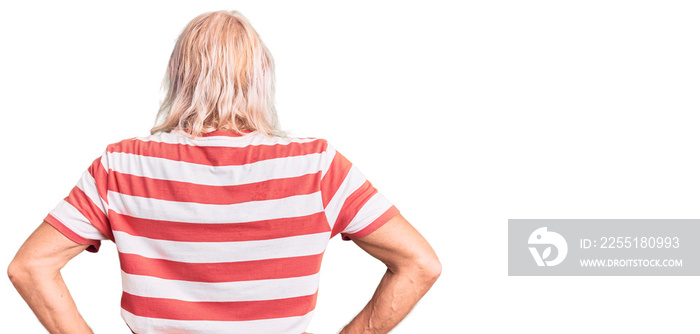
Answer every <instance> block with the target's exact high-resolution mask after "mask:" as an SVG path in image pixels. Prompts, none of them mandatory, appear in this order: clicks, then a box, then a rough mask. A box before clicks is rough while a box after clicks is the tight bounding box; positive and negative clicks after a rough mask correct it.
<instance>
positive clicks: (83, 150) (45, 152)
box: [0, 0, 700, 334]
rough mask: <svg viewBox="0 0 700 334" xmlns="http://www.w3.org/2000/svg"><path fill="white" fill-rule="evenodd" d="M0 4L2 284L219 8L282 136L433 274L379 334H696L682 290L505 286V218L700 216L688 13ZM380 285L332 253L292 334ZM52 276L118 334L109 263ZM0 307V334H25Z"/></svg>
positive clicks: (433, 4)
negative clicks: (272, 87) (326, 169)
mask: <svg viewBox="0 0 700 334" xmlns="http://www.w3.org/2000/svg"><path fill="white" fill-rule="evenodd" d="M7 3H8V2H3V4H2V5H1V6H2V8H0V34H1V35H0V36H1V43H2V47H1V49H0V50H1V52H0V66H1V68H2V70H1V71H2V72H1V73H0V85H1V86H0V94H2V95H1V97H2V99H1V106H2V107H1V110H2V112H1V114H2V127H3V131H2V137H3V143H2V146H1V147H2V151H1V152H0V156H1V157H2V163H1V164H0V168H2V170H1V171H0V177H1V182H2V183H1V184H2V190H3V191H2V194H1V195H0V196H2V199H1V200H0V205H2V209H1V210H0V218H1V224H2V226H3V227H4V229H3V231H4V232H3V233H2V235H0V250H1V257H0V264H1V265H2V268H5V267H6V266H7V264H8V263H9V261H10V260H11V259H12V257H13V255H14V253H15V252H16V250H17V249H18V248H19V246H20V245H21V243H22V242H23V241H24V240H25V239H26V237H27V236H28V235H29V234H30V233H31V232H32V231H33V230H34V229H35V228H36V226H38V225H39V223H40V222H41V221H42V219H43V218H44V217H45V215H46V213H48V211H49V210H51V209H52V208H53V207H54V206H55V205H56V204H57V203H58V201H60V200H61V199H62V198H63V197H65V196H66V195H67V194H68V192H69V191H70V189H71V188H72V187H73V185H74V184H75V183H76V182H77V180H78V178H79V177H80V175H81V173H82V172H83V171H84V170H85V169H86V168H87V167H88V165H89V164H90V163H91V162H92V160H93V159H95V158H97V157H98V156H99V155H100V154H101V152H102V150H103V149H104V148H105V147H106V145H107V144H109V143H113V142H117V141H120V140H122V139H125V138H130V137H135V136H145V135H147V134H148V131H149V129H150V127H151V126H152V125H153V121H154V119H155V114H156V111H157V108H158V103H159V100H160V98H161V93H160V83H161V79H162V77H163V74H164V73H165V68H166V64H167V61H168V58H169V56H170V52H171V50H172V47H173V46H174V42H175V39H176V38H177V36H178V35H179V33H180V32H181V30H182V29H183V28H184V27H185V25H186V24H187V22H188V21H189V20H191V19H192V18H194V17H195V16H196V15H198V14H201V13H203V12H208V11H213V10H220V9H227V10H230V9H237V10H240V11H241V12H242V13H243V14H244V15H246V16H247V17H248V18H249V19H250V21H251V23H252V24H253V26H254V27H255V28H256V29H257V30H258V32H259V34H260V35H261V37H262V39H263V41H264V42H265V43H266V44H267V46H268V47H269V49H270V50H271V52H272V54H273V56H274V58H275V61H276V65H277V107H278V111H279V115H280V118H281V122H282V125H283V127H284V128H285V129H287V130H290V131H291V132H292V133H293V134H295V135H299V136H315V137H323V138H326V139H328V140H329V141H330V142H331V143H332V144H333V145H334V146H335V147H336V148H338V150H339V151H341V152H342V153H343V154H344V155H346V156H347V157H348V158H349V159H350V160H351V161H353V162H354V163H355V165H357V166H358V167H359V168H360V169H361V170H362V171H363V172H364V173H365V174H366V175H367V177H368V178H369V179H370V180H371V181H372V182H373V184H374V185H375V186H376V187H377V188H378V189H379V190H380V191H381V192H382V193H383V194H384V195H385V196H386V197H387V198H389V199H390V200H391V201H392V202H394V203H395V204H396V206H397V207H398V208H399V209H400V210H401V211H402V212H403V214H404V216H405V217H406V218H407V219H409V221H411V222H412V223H413V224H414V225H415V226H416V228H417V229H418V230H419V231H420V232H421V233H422V234H423V235H424V236H425V237H426V238H427V239H428V241H430V242H431V244H432V245H433V247H434V248H435V250H436V251H437V253H438V255H439V257H440V258H441V260H442V263H443V274H442V277H441V278H440V279H439V280H438V282H437V283H436V285H435V286H434V288H433V289H432V290H431V291H430V292H429V293H428V294H427V295H426V297H425V298H424V299H423V300H422V301H421V302H420V303H419V304H418V306H417V307H416V308H415V309H414V311H413V312H412V313H411V314H410V315H409V317H408V318H407V319H406V320H405V321H404V322H403V323H402V324H401V325H400V326H399V327H398V328H397V329H396V330H395V332H396V333H496V332H498V333H509V332H510V333H512V332H518V333H560V332H567V333H588V332H595V333H633V332H636V333H697V331H698V323H697V320H694V319H696V318H697V317H696V316H697V311H698V310H697V307H696V305H697V303H696V301H697V300H698V298H700V291H699V289H698V288H697V286H698V281H697V278H695V277H508V276H507V220H508V219H509V218H700V213H699V212H698V208H699V206H698V203H699V200H700V191H699V190H700V172H699V171H700V156H699V154H698V153H699V151H698V149H699V148H700V132H699V131H698V127H699V125H700V122H699V121H700V108H699V107H700V94H699V89H700V62H699V61H698V59H700V46H699V45H700V43H699V42H698V41H699V40H700V39H699V38H700V20H698V17H700V7H699V6H698V4H697V3H696V2H693V1H687V2H681V1H611V0H607V1H576V2H572V1H478V2H464V1H453V2H447V1H420V2H387V1H352V2H350V1H347V2H343V3H340V2H321V1H318V2H307V1H198V2H196V3H195V2H182V3H177V2H174V1H162V2H156V1H139V2H129V1H120V2H111V3H107V2H100V3H97V2H70V1H55V2H53V1H52V2H49V1H45V2H36V1H24V2H21V3H20V2H13V4H12V5H8V4H7ZM524 251H525V250H524ZM383 272H384V268H383V266H382V265H381V263H379V262H378V261H376V260H374V259H372V258H371V257H369V256H368V255H366V254H364V253H363V252H362V251H361V250H359V248H358V247H356V246H355V245H354V244H353V243H351V242H342V241H341V240H340V238H336V239H334V240H332V241H331V244H330V245H329V248H328V250H327V252H326V256H325V258H324V264H323V270H322V279H321V290H320V293H319V300H318V305H317V311H316V314H315V316H314V320H313V322H312V323H311V326H310V327H309V331H310V332H313V333H317V334H327V333H335V332H337V331H338V330H340V328H342V326H343V325H344V324H345V323H346V322H348V321H349V320H350V319H351V318H352V317H353V316H354V315H355V314H356V313H357V312H358V311H359V310H360V309H361V308H362V306H363V305H364V304H365V303H366V302H367V300H368V299H369V298H370V297H371V295H372V292H373V290H374V288H375V286H376V284H377V283H378V282H379V279H380V277H381V276H382V274H383ZM63 275H64V279H65V280H66V283H67V285H68V287H69V288H70V290H71V293H72V294H73V297H74V298H75V300H76V302H77V305H78V307H79V309H80V311H81V313H82V315H83V316H84V317H85V319H86V320H87V321H88V323H89V324H90V326H92V328H93V329H94V330H95V332H96V333H128V332H129V331H128V329H127V327H126V326H125V325H124V323H123V321H122V319H121V318H120V316H119V300H120V293H121V283H120V277H119V266H118V260H117V254H116V249H115V247H114V245H113V244H111V243H110V242H104V243H103V247H102V249H101V251H100V252H99V253H97V254H91V253H90V254H89V253H83V254H81V255H80V256H78V257H76V258H75V259H74V260H73V261H71V263H69V264H68V266H67V267H66V268H65V269H64V270H63ZM3 277H4V276H3ZM0 290H1V291H0V293H1V295H0V312H1V314H2V315H3V316H2V319H3V320H2V327H3V332H18V333H19V332H21V333H43V329H42V327H41V325H40V324H39V322H38V321H37V320H36V318H35V317H34V315H33V314H32V313H31V311H30V309H29V308H28V307H27V306H26V304H25V303H24V302H23V301H22V299H21V298H20V296H19V294H17V293H16V292H15V291H14V289H13V288H12V286H11V284H10V282H9V280H7V279H6V278H0Z"/></svg>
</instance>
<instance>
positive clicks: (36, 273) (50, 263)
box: [7, 222, 92, 334]
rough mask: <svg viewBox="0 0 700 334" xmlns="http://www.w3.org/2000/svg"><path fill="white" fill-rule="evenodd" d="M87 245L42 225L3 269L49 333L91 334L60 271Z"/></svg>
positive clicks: (46, 225) (46, 224) (44, 224)
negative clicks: (5, 268)
mask: <svg viewBox="0 0 700 334" xmlns="http://www.w3.org/2000/svg"><path fill="white" fill-rule="evenodd" d="M88 246H89V245H81V244H78V243H76V242H75V241H73V240H70V239H68V238H67V237H66V236H64V235H63V234H61V232H59V231H58V230H56V229H55V228H54V227H53V226H51V225H49V224H48V223H46V222H43V223H41V225H39V227H38V228H37V229H36V230H35V231H34V233H32V235H30V236H29V238H28V239H27V241H25V242H24V244H23V245H22V247H20V249H19V251H18V252H17V255H15V258H14V259H13V260H12V262H11V263H10V265H9V267H8V268H7V274H8V276H9V277H10V281H12V284H14V286H15V288H16V289H17V291H18V292H19V294H20V295H22V298H24V300H25V301H26V302H27V304H28V305H29V307H30V308H31V309H32V311H34V314H36V316H37V318H39V321H41V323H42V324H43V325H44V327H46V329H47V330H48V331H49V333H52V334H53V333H72V334H82V333H92V330H91V329H90V327H88V325H87V323H85V320H83V317H82V316H81V315H80V313H78V308H77V307H76V306H75V302H74V301H73V298H72V297H71V295H70V292H69V291H68V288H67V287H66V284H65V282H63V277H62V276H61V272H60V271H61V268H63V266H65V265H66V263H68V261H69V260H70V259H72V258H73V257H75V256H76V255H78V254H80V253H81V252H82V251H83V250H85V249H86V248H87V247H88Z"/></svg>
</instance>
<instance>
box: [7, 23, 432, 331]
mask: <svg viewBox="0 0 700 334" xmlns="http://www.w3.org/2000/svg"><path fill="white" fill-rule="evenodd" d="M167 82H168V84H169V87H168V94H167V96H166V99H165V101H164V102H163V104H162V105H161V110H160V113H159V116H158V118H159V120H160V124H158V125H157V126H156V127H154V128H153V130H152V133H151V136H148V137H143V138H131V139H126V140H123V141H120V142H118V143H114V144H111V145H108V147H107V149H106V150H105V152H104V154H103V155H102V156H101V157H100V158H97V159H96V160H95V161H94V162H93V164H92V165H91V166H90V167H89V168H88V170H87V171H85V173H84V174H83V177H82V178H81V180H80V181H79V182H78V184H77V185H76V187H74V188H73V190H72V191H71V192H70V194H69V196H68V197H66V199H64V200H63V201H61V202H60V203H59V205H57V207H56V208H55V209H54V210H52V211H51V212H50V213H49V214H48V215H47V217H46V218H45V220H44V222H43V223H42V224H41V225H40V226H39V227H38V228H37V230H36V231H35V232H34V233H33V234H32V235H31V236H30V237H29V238H28V239H27V241H26V242H25V243H24V244H23V245H22V247H21V248H20V250H19V251H18V253H17V255H16V256H15V259H14V260H13V261H12V263H11V264H10V266H9V268H8V275H9V276H10V279H11V281H12V283H13V284H14V285H15V287H16V288H17V290H18V291H19V293H20V294H21V295H22V297H23V298H24V299H25V301H26V302H27V303H28V305H29V306H30V308H31V309H32V310H33V311H34V313H35V314H36V315H37V317H38V318H39V320H40V321H41V323H42V324H43V325H44V326H45V327H46V328H47V329H48V330H49V332H51V333H91V330H90V328H89V327H88V325H87V323H86V322H85V320H84V319H82V317H81V315H80V314H79V313H78V311H77V308H76V306H75V303H74V302H73V300H72V298H71V296H70V293H69V291H68V288H67V287H66V285H65V283H64V282H63V279H62V277H61V275H60V269H61V268H62V267H63V266H64V265H65V264H66V263H67V262H68V261H69V260H70V259H72V258H73V257H75V256H76V255H77V254H79V253H81V252H82V251H83V250H88V251H91V252H96V251H98V249H99V247H100V241H101V240H107V239H109V240H112V241H113V242H115V243H116V245H117V249H118V252H119V258H120V266H121V269H122V272H123V275H122V280H123V286H124V291H123V297H122V317H123V318H124V320H125V322H126V323H127V325H128V326H129V327H130V328H131V330H132V331H133V332H134V333H140V334H146V333H172V332H178V333H183V332H185V333H236V332H246V333H289V334H299V333H302V332H304V331H305V330H306V327H307V326H308V324H309V322H310V320H311V316H312V314H313V310H314V308H315V304H316V295H317V292H318V274H319V270H320V263H321V258H322V256H323V252H324V251H325V247H326V245H327V242H328V240H329V239H330V238H332V237H333V236H335V235H338V234H340V235H342V237H343V239H345V240H352V241H354V242H355V243H356V244H357V245H358V246H360V247H361V248H362V249H363V250H365V251H366V252H368V253H369V254H371V255H372V256H374V257H376V258H377V259H379V260H381V261H382V262H384V263H385V264H386V266H387V271H386V274H385V275H384V277H383V279H382V280H381V281H380V283H379V286H378V288H377V290H376V292H375V294H374V296H373V297H372V299H371V300H370V302H369V303H368V304H367V306H366V307H365V308H364V309H363V310H362V311H361V312H360V313H359V314H358V315H357V316H356V317H355V318H354V319H353V320H352V321H351V322H350V323H349V324H348V325H347V326H345V328H344V329H343V330H342V332H341V333H346V334H350V333H386V332H388V331H389V330H391V329H392V328H394V327H395V326H396V324H398V323H399V322H400V321H401V320H402V319H403V318H404V317H405V316H406V315H407V314H408V312H409V311H410V310H411V308H412V307H413V306H414V305H415V304H416V302H417V301H418V300H419V299H420V298H421V297H422V296H423V295H424V294H425V293H426V292H427V291H428V289H429V288H430V287H431V286H432V284H433V283H434V282H435V280H436V279H437V277H438V276H439V275H440V272H441V266H440V262H439V261H438V259H437V257H436V255H435V253H434V251H433V250H432V248H431V247H430V245H429V244H428V243H427V242H426V241H425V239H424V238H423V237H422V236H421V235H420V234H419V233H418V232H417V231H416V230H415V229H414V228H413V227H412V226H411V225H410V224H409V223H408V222H407V221H406V220H405V219H404V218H403V217H402V216H401V214H400V213H399V211H398V210H397V209H396V208H395V207H394V206H393V205H392V204H391V203H389V202H388V201H387V200H386V199H385V198H384V197H383V196H381V194H379V193H378V192H377V190H376V189H375V188H374V187H373V186H372V185H371V183H369V181H367V180H366V179H365V178H364V176H363V175H362V174H361V173H360V172H359V171H358V170H357V168H355V167H354V166H353V165H352V164H351V163H350V162H349V161H348V160H347V159H345V157H343V156H342V155H341V154H340V153H338V152H337V151H336V150H335V149H334V148H333V147H332V146H331V145H329V144H328V143H327V142H326V141H325V140H323V139H317V138H290V137H286V136H285V135H284V134H283V133H282V132H281V131H280V130H279V125H278V124H277V118H276V113H275V110H274V101H273V94H272V92H273V91H274V90H273V63H272V57H271V55H270V54H269V51H268V50H267V49H266V48H265V47H264V44H262V41H261V40H260V39H259V37H258V35H257V33H256V32H255V30H254V29H253V28H252V26H250V23H248V21H247V20H246V19H245V18H244V17H243V16H242V15H241V14H240V13H237V12H213V13H206V14H202V15H200V16H198V17H196V18H195V19H193V20H192V21H191V22H190V23H189V24H188V26H187V27H186V28H185V30H184V31H183V33H182V34H181V36H180V38H179V39H178V42H177V43H176V45H175V48H174V50H173V54H172V56H171V60H170V64H169V67H168V76H167Z"/></svg>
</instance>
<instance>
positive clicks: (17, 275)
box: [7, 260, 23, 286]
mask: <svg viewBox="0 0 700 334" xmlns="http://www.w3.org/2000/svg"><path fill="white" fill-rule="evenodd" d="M22 273H23V270H22V268H21V265H20V264H19V263H17V261H16V260H12V262H10V265H8V266H7V277H9V278H10V282H12V284H13V285H15V286H16V285H17V284H18V283H19V282H21V281H22V279H21V276H22Z"/></svg>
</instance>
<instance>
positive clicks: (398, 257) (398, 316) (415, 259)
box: [340, 214, 442, 334]
mask: <svg viewBox="0 0 700 334" xmlns="http://www.w3.org/2000/svg"><path fill="white" fill-rule="evenodd" d="M353 241H354V242H355V243H356V244H357V245H358V246H360V248H362V249H363V250H364V251H366V252H367V253H369V254H370V255H372V256H373V257H375V258H377V259H378V260H380V261H382V262H383V263H384V264H385V265H386V266H387V271H386V273H385V274H384V277H383V278H382V280H381V281H380V282H379V286H378V287H377V290H376V291H375V293H374V295H373V296H372V299H371V300H370V301H369V303H368V304H367V306H365V308H364V309H363V310H362V311H361V312H360V313H359V314H358V315H357V316H356V317H355V318H354V319H353V320H352V321H351V322H350V323H349V324H348V325H347V326H345V328H343V330H342V331H341V332H340V333H341V334H359V333H372V334H378V333H388V332H389V331H390V330H391V329H393V328H394V327H395V326H396V325H397V324H398V323H399V322H400V321H401V320H403V318H404V317H406V315H407V314H408V312H410V311H411V309H412V308H413V306H415V305H416V303H417V302H418V300H420V299H421V297H423V295H425V293H426V292H428V290H429V289H430V287H431V286H432V285H433V283H435V281H436V280H437V279H438V277H439V276H440V273H441V271H442V267H441V265H440V261H439V260H438V258H437V255H435V252H434V251H433V249H432V248H431V247H430V245H429V244H428V242H427V241H426V240H425V239H424V238H423V236H421V235H420V233H418V231H416V230H415V229H414V228H413V226H411V224H410V223H408V221H406V219H404V218H403V217H402V216H401V215H400V214H399V215H397V216H395V217H394V218H392V219H391V220H390V221H388V222H387V223H386V224H384V225H383V226H382V227H380V228H379V229H377V230H376V231H374V232H372V233H370V234H369V235H367V236H365V237H362V238H358V239H353Z"/></svg>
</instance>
